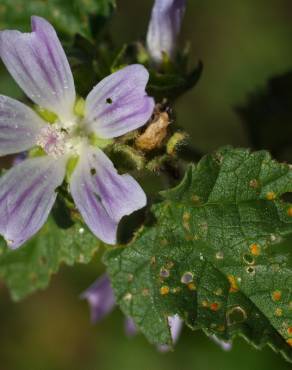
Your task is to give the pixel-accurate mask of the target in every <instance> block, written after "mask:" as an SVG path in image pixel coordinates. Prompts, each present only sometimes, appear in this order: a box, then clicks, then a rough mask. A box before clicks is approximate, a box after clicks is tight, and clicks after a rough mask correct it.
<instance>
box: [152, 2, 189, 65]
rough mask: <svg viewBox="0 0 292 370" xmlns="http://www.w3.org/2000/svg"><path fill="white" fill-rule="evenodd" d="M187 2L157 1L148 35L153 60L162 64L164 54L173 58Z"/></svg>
mask: <svg viewBox="0 0 292 370" xmlns="http://www.w3.org/2000/svg"><path fill="white" fill-rule="evenodd" d="M185 6H186V0H156V1H155V3H154V6H153V9H152V14H151V19H150V22H149V27H148V33H147V48H148V51H149V53H150V55H151V57H152V59H153V60H154V61H155V62H157V63H160V62H161V61H162V59H163V53H166V54H168V56H170V57H172V55H173V53H174V50H175V46H176V45H175V44H176V39H177V36H178V34H179V31H180V27H181V21H182V17H183V15H184V11H185Z"/></svg>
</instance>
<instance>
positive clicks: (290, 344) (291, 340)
mask: <svg viewBox="0 0 292 370" xmlns="http://www.w3.org/2000/svg"><path fill="white" fill-rule="evenodd" d="M287 343H288V344H289V346H290V347H292V338H289V339H287Z"/></svg>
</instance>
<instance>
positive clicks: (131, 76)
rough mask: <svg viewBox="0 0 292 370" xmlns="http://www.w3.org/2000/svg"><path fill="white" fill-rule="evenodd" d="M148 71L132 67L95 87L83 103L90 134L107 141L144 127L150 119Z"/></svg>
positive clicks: (151, 101) (152, 104)
mask: <svg viewBox="0 0 292 370" xmlns="http://www.w3.org/2000/svg"><path fill="white" fill-rule="evenodd" d="M148 79H149V74H148V72H147V70H146V69H145V68H144V67H143V66H141V65H139V64H134V65H131V66H128V67H125V68H123V69H121V70H119V71H118V72H115V73H113V74H111V75H110V76H108V77H106V78H104V79H103V80H102V81H101V82H100V83H98V84H97V85H96V86H95V88H94V89H93V90H92V91H91V92H90V93H89V95H88V96H87V99H86V106H85V118H86V120H87V123H88V125H89V130H91V131H93V132H95V133H96V134H97V135H98V136H100V137H102V138H105V139H110V138H113V137H118V136H121V135H123V134H125V133H127V132H129V131H132V130H135V129H136V128H138V127H140V126H143V125H144V124H145V123H146V122H147V121H148V120H149V118H150V117H151V114H152V113H153V109H154V100H153V99H152V98H151V97H149V96H147V94H146V92H145V87H146V84H147V82H148Z"/></svg>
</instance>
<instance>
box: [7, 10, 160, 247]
mask: <svg viewBox="0 0 292 370" xmlns="http://www.w3.org/2000/svg"><path fill="white" fill-rule="evenodd" d="M0 57H1V59H2V61H3V63H4V64H5V66H6V68H7V69H8V71H9V72H10V74H11V75H12V77H13V78H14V80H15V81H16V82H17V84H18V85H19V86H20V87H21V89H22V90H23V91H24V93H25V94H26V95H27V97H28V98H30V100H32V102H34V103H35V104H36V105H37V106H39V107H41V109H42V110H43V111H44V110H45V111H47V112H48V113H49V114H47V116H48V117H49V116H50V117H51V118H50V119H44V118H42V116H41V115H39V114H37V113H36V111H34V110H32V109H31V108H29V107H27V106H26V105H24V104H22V103H20V102H18V101H16V100H14V99H11V98H9V97H7V96H3V95H0V155H1V156H4V155H8V154H15V153H21V152H23V151H27V150H29V149H31V148H34V147H37V148H38V149H39V152H40V153H41V155H39V156H36V157H33V158H28V159H25V160H24V161H20V162H19V163H18V164H17V165H16V166H14V167H13V168H12V169H10V170H9V171H7V172H6V173H5V174H4V175H3V176H2V177H1V179H0V234H2V235H3V236H4V238H5V240H6V241H7V243H8V245H9V246H10V247H11V248H17V247H19V246H20V245H21V244H23V243H24V242H25V241H27V240H28V239H29V238H31V237H32V236H33V235H34V234H35V233H36V232H37V231H38V230H39V229H40V228H41V227H42V225H43V224H44V223H45V221H46V219H47V217H48V215H49V213H50V211H51V209H52V206H53V204H54V202H55V199H56V196H57V191H56V190H57V188H58V187H59V186H60V185H61V184H62V183H63V181H64V179H65V177H66V180H67V181H68V185H69V190H70V192H71V195H72V197H73V200H74V202H75V205H76V207H77V209H78V210H79V212H80V214H81V215H82V217H83V219H84V221H85V222H86V224H87V225H88V227H89V229H90V230H91V231H92V232H93V233H94V234H95V235H96V236H97V237H98V238H99V239H101V240H103V241H104V242H106V243H109V244H114V243H115V242H116V232H117V226H118V223H119V221H120V219H121V218H122V217H123V216H125V215H129V214H131V213H132V212H134V211H135V210H138V209H140V208H142V207H144V206H145V204H146V196H145V194H144V192H143V190H142V189H141V187H140V186H139V184H138V183H137V182H136V181H135V180H134V179H133V178H132V177H131V176H129V175H127V174H125V175H120V174H118V172H117V170H116V169H115V168H114V166H113V164H112V162H111V161H110V159H109V158H108V157H107V156H106V155H105V154H104V152H103V150H102V149H103V148H104V147H105V146H106V145H107V144H108V143H110V142H111V141H112V139H113V138H116V137H118V136H121V135H123V134H125V133H127V132H129V131H132V130H135V129H137V128H139V127H141V126H142V125H144V124H145V123H146V122H147V121H148V120H149V118H150V117H151V114H152V112H153V108H154V101H153V99H152V98H151V97H149V96H147V94H146V92H145V87H146V84H147V82H148V78H149V76H148V72H147V70H146V69H145V68H144V67H143V66H141V65H131V66H128V67H125V68H123V69H121V70H119V71H118V72H115V73H113V74H112V75H110V76H108V77H106V78H105V79H103V80H102V81H101V82H99V83H98V84H97V85H96V86H95V87H94V88H93V89H92V91H91V92H90V93H89V95H88V96H87V97H86V99H85V101H84V100H80V99H77V97H76V92H75V86H74V80H73V76H72V72H71V69H70V66H69V63H68V60H67V58H66V55H65V53H64V50H63V48H62V46H61V43H60V41H59V39H58V37H57V34H56V32H55V30H54V28H53V27H52V25H51V24H49V23H48V22H47V21H46V20H45V19H43V18H40V17H36V16H34V17H32V32H31V33H21V32H19V31H14V30H5V31H2V32H0ZM80 107H81V108H82V109H81V108H80ZM52 113H53V114H52ZM44 116H45V115H43V117H44Z"/></svg>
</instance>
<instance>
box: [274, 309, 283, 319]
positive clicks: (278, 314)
mask: <svg viewBox="0 0 292 370" xmlns="http://www.w3.org/2000/svg"><path fill="white" fill-rule="evenodd" d="M282 315H283V310H282V309H281V308H276V309H275V316H277V317H281V316H282Z"/></svg>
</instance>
